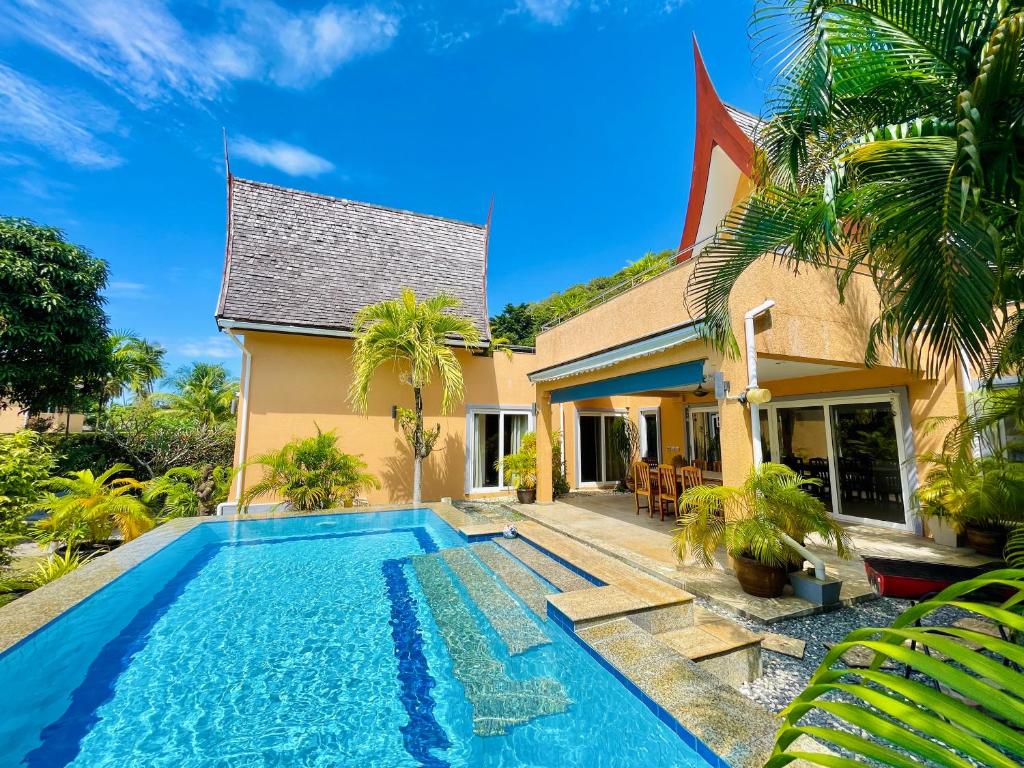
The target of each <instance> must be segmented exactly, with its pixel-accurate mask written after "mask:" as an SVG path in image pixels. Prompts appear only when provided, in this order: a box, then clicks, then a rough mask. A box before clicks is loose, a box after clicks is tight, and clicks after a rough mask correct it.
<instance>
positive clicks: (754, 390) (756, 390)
mask: <svg viewBox="0 0 1024 768" xmlns="http://www.w3.org/2000/svg"><path fill="white" fill-rule="evenodd" d="M736 399H737V400H739V401H740V402H741V403H743V404H744V405H764V404H765V403H770V402H771V400H772V392H771V390H770V389H764V388H763V387H751V388H750V389H748V390H746V391H744V392H741V393H740V395H739V397H737V398H736Z"/></svg>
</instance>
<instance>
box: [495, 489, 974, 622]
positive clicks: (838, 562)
mask: <svg viewBox="0 0 1024 768" xmlns="http://www.w3.org/2000/svg"><path fill="white" fill-rule="evenodd" d="M505 506H506V507H507V508H508V509H510V510H512V511H514V512H516V513H518V514H520V515H522V516H524V517H527V518H529V519H530V520H532V521H534V522H535V523H539V524H541V525H543V526H545V527H547V528H549V529H551V530H553V531H557V532H559V533H561V534H564V535H565V536H568V537H570V538H572V539H574V540H576V541H578V542H582V543H584V544H586V545H587V546H589V547H591V548H593V549H595V550H597V551H599V552H601V553H603V554H605V555H608V556H610V557H612V558H615V559H617V560H619V561H621V562H623V563H627V564H629V565H630V566H632V567H633V568H635V569H637V570H640V571H642V572H644V573H647V574H649V575H651V576H655V577H657V578H658V579H660V580H661V581H663V582H665V583H667V584H670V585H673V586H676V587H679V588H680V589H683V590H685V591H687V592H690V593H691V594H694V595H697V596H698V597H704V598H707V599H709V600H711V601H712V603H714V605H715V607H716V608H717V609H721V610H722V611H724V612H726V613H731V614H733V615H736V616H742V617H744V618H747V619H751V620H753V621H757V622H760V623H763V624H765V625H769V624H773V623H775V622H778V621H783V620H785V619H791V618H796V617H799V616H807V615H811V614H814V613H821V612H823V611H827V610H829V609H828V608H822V607H821V606H816V605H813V604H812V603H809V602H807V601H806V600H802V599H800V598H798V597H794V596H793V595H791V594H787V595H786V596H784V597H780V598H771V599H766V598H759V597H752V596H750V595H748V594H746V593H745V592H743V590H742V589H740V586H739V583H738V582H737V581H736V578H735V576H733V574H732V572H731V570H730V569H729V564H728V558H727V557H726V556H725V552H724V551H719V553H718V555H717V562H716V565H715V567H714V568H713V569H710V570H709V569H706V568H702V567H701V566H699V565H697V564H695V563H693V562H692V561H690V562H682V563H681V562H680V561H679V560H678V558H677V557H676V554H675V551H674V549H673V540H672V535H671V532H672V528H673V525H674V524H673V522H672V521H669V520H665V521H664V522H662V521H661V520H659V519H658V518H650V517H648V516H647V514H646V513H645V514H641V515H637V514H636V510H635V508H634V504H633V497H632V496H631V495H630V494H621V493H594V494H586V495H583V494H581V495H573V496H569V497H567V498H565V499H560V500H558V501H555V502H554V503H551V504H528V505H522V504H512V503H509V504H506V505H505ZM847 530H848V531H849V533H850V535H851V538H852V539H853V544H854V554H853V556H852V557H851V558H850V559H849V560H843V559H842V558H839V557H838V556H836V554H835V553H834V552H831V551H830V550H828V549H827V548H825V547H823V546H820V545H817V544H814V543H813V540H812V542H811V544H810V547H809V548H810V549H811V551H813V552H815V553H817V554H818V555H820V556H821V557H822V558H823V559H824V561H825V567H826V571H827V572H828V574H829V575H832V576H835V577H838V578H841V579H842V580H843V589H842V592H841V593H840V602H841V604H843V605H850V604H852V603H857V602H861V601H863V600H873V599H874V598H875V593H874V591H873V590H872V588H871V585H870V584H869V583H868V580H867V576H866V574H865V572H864V564H863V562H862V561H861V557H862V556H865V555H875V556H880V557H892V558H906V559H914V560H931V561H935V562H943V563H958V564H963V565H979V564H982V563H985V562H988V561H990V560H991V559H992V558H986V557H981V556H978V555H975V554H974V553H973V552H971V550H962V549H952V548H950V547H943V546H939V545H936V544H934V543H933V542H931V541H930V540H928V539H924V538H922V537H920V536H914V535H912V534H909V533H903V532H900V531H895V530H891V529H885V528H873V527H869V526H864V525H855V526H848V528H847Z"/></svg>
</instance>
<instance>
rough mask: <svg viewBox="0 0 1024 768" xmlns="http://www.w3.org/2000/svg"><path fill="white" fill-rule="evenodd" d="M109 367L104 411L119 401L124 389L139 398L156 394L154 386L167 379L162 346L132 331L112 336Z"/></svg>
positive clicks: (110, 338) (103, 395)
mask: <svg viewBox="0 0 1024 768" xmlns="http://www.w3.org/2000/svg"><path fill="white" fill-rule="evenodd" d="M108 343H109V344H110V368H109V371H108V372H107V375H106V381H105V383H104V386H103V392H102V398H101V409H102V407H103V405H105V403H106V402H108V401H111V400H116V399H118V398H120V397H121V396H122V395H123V394H124V393H125V390H128V391H130V392H131V393H132V394H134V395H135V396H136V397H144V396H145V395H148V394H150V393H151V392H152V391H153V385H154V384H155V383H156V382H157V381H159V380H160V379H162V378H163V377H164V363H163V360H164V355H165V354H166V352H165V350H164V348H163V347H161V346H160V345H159V344H153V343H152V342H149V341H146V340H145V339H142V338H139V337H138V336H135V335H134V334H132V333H130V332H125V331H119V332H117V333H112V334H111V335H110V337H109V339H108Z"/></svg>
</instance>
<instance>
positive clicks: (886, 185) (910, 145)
mask: <svg viewBox="0 0 1024 768" xmlns="http://www.w3.org/2000/svg"><path fill="white" fill-rule="evenodd" d="M754 28H755V35H756V37H757V38H758V40H759V45H761V46H764V47H766V48H768V49H769V50H767V51H766V53H768V54H770V55H772V54H774V55H776V57H775V59H774V60H776V61H779V62H781V66H780V69H779V71H778V76H777V80H776V84H775V87H774V91H773V94H772V96H771V98H770V100H769V105H768V107H769V110H770V111H771V112H772V113H773V117H771V119H769V120H768V121H767V122H766V123H765V124H764V125H763V126H762V127H761V129H760V131H759V136H758V142H757V143H758V149H757V151H756V153H755V160H754V167H755V173H754V183H755V188H754V191H753V193H752V194H751V195H750V196H749V197H748V198H747V199H746V200H744V201H743V202H741V203H740V204H739V205H738V206H737V207H736V208H734V209H733V210H732V211H731V212H730V213H729V215H728V216H727V217H726V219H725V220H724V221H723V223H722V224H721V225H720V227H719V229H718V231H717V234H716V236H715V239H714V240H713V241H712V242H711V243H710V244H709V245H708V246H707V247H706V248H705V249H704V251H703V253H702V255H701V257H700V260H699V262H698V264H697V267H696V268H695V271H694V273H693V276H692V278H691V285H690V289H691V291H692V292H693V293H692V295H696V297H697V300H698V303H699V304H701V305H703V313H704V315H705V329H706V333H707V334H708V336H709V338H710V339H711V340H713V341H714V342H715V343H717V344H719V345H720V346H729V345H731V342H732V335H731V328H730V319H729V306H728V304H729V294H730V291H731V290H732V287H733V286H734V285H735V283H736V281H737V280H738V279H739V277H740V275H741V274H742V273H743V271H744V270H745V269H746V268H747V267H748V266H749V265H750V264H752V263H753V262H755V261H757V260H758V259H760V258H761V257H762V256H764V255H765V254H768V255H770V256H771V257H773V258H774V259H776V261H778V262H780V263H782V264H784V265H787V266H788V267H790V268H793V269H797V268H807V267H815V268H826V269H830V270H834V271H835V273H836V275H837V284H838V288H839V292H840V297H842V291H843V289H844V287H845V286H846V284H847V281H848V280H849V279H850V277H851V276H852V275H854V274H862V275H866V276H868V277H869V279H871V280H872V281H873V283H874V285H875V286H876V287H877V289H878V291H879V294H880V296H881V306H880V316H879V319H878V320H877V322H875V323H874V326H873V328H872V334H871V344H870V346H869V348H868V349H867V351H866V359H867V361H868V362H869V363H872V362H874V361H875V360H876V359H877V358H878V354H879V352H880V347H881V346H882V345H883V344H887V343H890V342H895V343H897V344H899V345H901V346H908V347H910V348H912V349H913V350H914V351H915V357H916V358H917V360H918V361H919V362H921V363H922V364H924V365H925V366H926V367H928V368H930V369H932V370H937V369H939V368H941V367H942V366H943V365H945V364H946V363H948V362H950V361H953V360H956V359H958V358H959V357H960V356H961V355H963V356H964V357H966V358H967V360H969V361H971V362H972V363H975V364H977V365H979V366H986V365H990V364H991V363H992V360H991V359H990V354H989V353H990V350H992V349H995V350H996V351H997V353H998V352H1004V351H1007V350H1008V351H1009V352H1010V353H1011V354H1010V356H1009V361H1010V365H1011V366H1012V367H1014V368H1017V367H1019V365H1020V362H1021V360H1022V359H1024V356H1022V355H1021V351H1022V350H1024V322H1022V319H1021V316H1020V315H1019V314H1017V313H1016V308H1017V307H1019V306H1020V304H1019V302H1020V301H1021V300H1022V299H1024V295H1022V293H1024V292H1022V284H1021V282H1020V279H1019V274H1020V272H1021V269H1022V267H1024V249H1022V243H1021V240H1020V237H1021V233H1024V220H1022V219H1021V201H1022V199H1024V186H1022V184H1024V176H1022V175H1021V174H1020V172H1019V169H1020V168H1021V165H1022V163H1024V141H1022V139H1024V134H1022V128H1021V116H1022V114H1024V106H1022V105H1024V102H1022V93H1024V83H1022V74H1024V55H1022V50H1024V47H1022V46H1024V11H1022V8H1021V5H1020V3H1016V2H1003V1H1002V0H952V1H951V2H949V1H947V0H906V1H905V2H888V0H845V1H844V2H837V1H836V0H813V1H811V0H803V1H798V2H794V1H793V0H765V1H763V2H761V3H760V4H759V5H758V7H757V9H756V10H755V13H754ZM993 339H995V340H996V341H995V343H993Z"/></svg>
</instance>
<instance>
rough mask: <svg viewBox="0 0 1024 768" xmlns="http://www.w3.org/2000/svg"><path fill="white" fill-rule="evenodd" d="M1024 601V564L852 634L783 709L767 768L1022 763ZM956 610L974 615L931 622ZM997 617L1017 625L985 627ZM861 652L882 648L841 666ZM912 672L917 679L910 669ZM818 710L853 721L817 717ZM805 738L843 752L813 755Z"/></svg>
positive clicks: (1001, 767)
mask: <svg viewBox="0 0 1024 768" xmlns="http://www.w3.org/2000/svg"><path fill="white" fill-rule="evenodd" d="M981 590H984V591H985V592H984V593H980V594H979V592H980V591H981ZM1022 605H1024V570H1002V571H993V572H990V573H987V574H985V575H984V576H981V577H979V578H976V579H971V580H968V581H962V582H960V583H958V584H954V585H953V586H951V587H949V588H947V589H946V590H944V591H943V592H941V593H940V594H939V595H938V596H937V597H935V598H933V599H931V600H926V601H924V602H922V603H918V604H917V605H915V606H913V607H911V608H908V609H907V610H905V611H904V612H903V613H902V614H900V616H899V617H898V618H897V619H896V620H895V621H894V622H893V623H892V625H891V626H889V627H885V628H863V629H857V630H854V631H853V632H851V633H850V634H848V635H847V636H846V638H845V639H844V640H843V641H842V642H840V643H837V644H836V645H834V646H833V647H832V648H831V649H830V650H829V652H828V653H827V654H826V655H825V658H824V660H823V661H822V662H821V665H820V666H819V667H818V669H817V671H816V672H815V673H814V675H812V677H811V679H810V680H809V681H808V683H807V687H806V688H805V689H804V691H803V693H801V694H800V695H798V696H797V697H796V698H795V699H793V701H792V702H791V703H790V704H789V706H788V707H786V709H784V710H783V712H782V717H783V725H782V727H781V729H780V730H779V733H778V737H777V739H776V742H775V749H774V752H773V754H772V757H771V758H770V759H769V760H768V762H767V763H766V768H781V767H782V766H785V765H789V764H790V763H791V762H793V761H795V760H801V761H804V762H803V763H802V764H808V765H822V766H831V767H833V768H837V767H839V766H843V767H845V766H848V767H849V768H855V766H861V765H863V764H864V762H863V760H862V758H868V759H869V760H871V761H872V762H873V764H882V765H891V766H899V767H900V768H912V767H914V766H918V765H936V766H950V767H952V766H965V768H966V766H971V765H985V766H992V767H993V768H1011V767H1012V766H1019V765H1021V764H1022V762H1024V736H1022V735H1021V734H1022V731H1024V675H1022V674H1021V668H1022V665H1024V647H1022V646H1021V645H1020V643H1019V638H1020V637H1021V635H1022V634H1024V616H1022V615H1021V606H1022ZM950 609H953V610H955V611H957V612H958V613H961V614H966V616H967V618H968V619H972V620H974V621H973V622H969V621H960V622H958V623H957V625H955V626H941V625H935V624H926V623H925V622H926V621H927V620H928V619H929V618H937V614H938V613H939V612H940V611H943V610H946V611H948V610H950ZM974 622H982V624H981V625H980V626H979V625H978V624H976V623H974ZM991 622H994V623H995V624H997V625H1001V626H1002V627H1004V628H1006V629H1007V630H1009V632H1008V637H1007V636H999V635H997V634H992V633H990V632H986V631H983V630H984V624H985V623H987V624H989V626H991ZM922 624H924V625H922ZM856 648H860V649H866V650H867V651H870V652H871V653H873V655H874V658H873V660H872V662H871V666H870V667H869V668H867V669H850V668H848V667H847V666H845V665H844V664H843V656H844V654H846V653H848V652H849V651H851V650H853V649H856ZM976 649H977V650H976ZM887 662H888V663H889V664H890V665H891V664H892V663H893V662H895V668H887ZM908 667H909V669H910V670H912V672H913V674H912V675H908V674H906V673H905V672H904V670H906V669H907V668H908ZM821 713H824V714H827V715H829V716H831V717H832V718H835V719H837V720H839V721H841V723H842V724H843V725H845V726H846V727H842V728H841V727H836V726H832V725H815V724H811V722H810V721H811V720H813V719H814V718H813V716H814V715H816V714H821ZM809 716H810V717H809ZM805 718H807V722H806V723H805V722H804V720H805ZM819 722H820V720H819ZM801 737H810V738H813V739H815V740H817V741H818V742H820V743H822V744H824V745H825V746H827V747H831V748H832V749H833V750H836V751H837V752H839V753H842V754H836V753H834V752H833V753H832V754H828V753H822V752H820V751H811V750H808V749H806V748H805V746H804V745H805V744H806V741H803V740H801ZM846 755H852V756H853V757H847V756H846ZM854 758H857V759H854Z"/></svg>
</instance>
